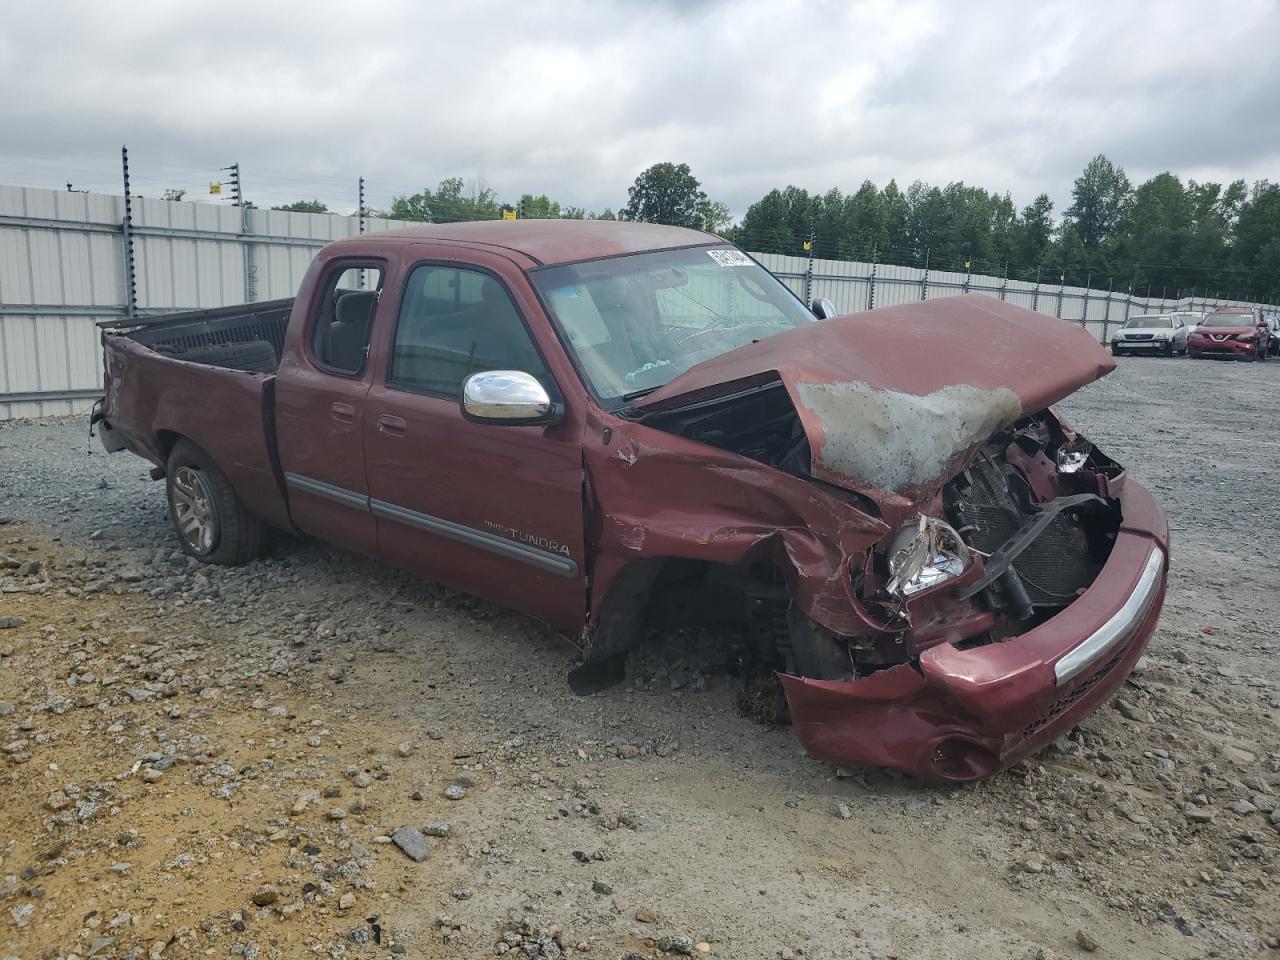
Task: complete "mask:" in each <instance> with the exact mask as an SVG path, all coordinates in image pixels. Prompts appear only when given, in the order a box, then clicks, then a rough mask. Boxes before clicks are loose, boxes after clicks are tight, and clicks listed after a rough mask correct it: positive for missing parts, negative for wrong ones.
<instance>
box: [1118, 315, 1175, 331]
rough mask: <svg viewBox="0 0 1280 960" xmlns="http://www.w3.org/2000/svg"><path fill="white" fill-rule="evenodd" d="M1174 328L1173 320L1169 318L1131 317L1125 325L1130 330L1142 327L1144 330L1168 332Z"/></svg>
mask: <svg viewBox="0 0 1280 960" xmlns="http://www.w3.org/2000/svg"><path fill="white" fill-rule="evenodd" d="M1172 326H1173V320H1171V319H1170V318H1169V317H1130V318H1129V322H1128V323H1126V324H1125V327H1126V328H1128V329H1134V328H1136V327H1140V328H1142V329H1143V330H1168V329H1169V328H1170V327H1172Z"/></svg>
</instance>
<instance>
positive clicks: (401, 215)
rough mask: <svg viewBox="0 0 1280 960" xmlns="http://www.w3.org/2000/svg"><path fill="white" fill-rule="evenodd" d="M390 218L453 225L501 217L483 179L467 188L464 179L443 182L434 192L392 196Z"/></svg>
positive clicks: (457, 178)
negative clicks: (463, 221)
mask: <svg viewBox="0 0 1280 960" xmlns="http://www.w3.org/2000/svg"><path fill="white" fill-rule="evenodd" d="M387 215H388V216H389V217H391V219H393V220H418V221H422V222H425V223H453V222H454V221H459V220H497V219H498V218H499V217H501V216H502V208H501V207H500V206H499V205H498V201H497V194H496V193H495V192H494V191H493V190H491V189H490V188H489V187H488V186H487V185H486V184H485V182H484V181H483V180H477V181H475V182H473V184H472V185H471V187H470V188H469V189H468V188H467V187H466V186H465V185H464V183H463V181H462V178H461V177H449V178H448V179H445V180H441V181H440V185H439V186H438V187H436V189H435V190H434V191H433V190H431V189H424V190H422V192H421V193H415V194H412V195H410V196H398V197H393V198H392V200H391V209H390V210H389V211H387Z"/></svg>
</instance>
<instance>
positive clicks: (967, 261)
mask: <svg viewBox="0 0 1280 960" xmlns="http://www.w3.org/2000/svg"><path fill="white" fill-rule="evenodd" d="M972 270H973V254H970V255H969V256H967V257H965V258H964V287H963V289H964V292H965V293H968V292H969V276H970V273H971V272H972Z"/></svg>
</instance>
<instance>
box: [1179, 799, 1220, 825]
mask: <svg viewBox="0 0 1280 960" xmlns="http://www.w3.org/2000/svg"><path fill="white" fill-rule="evenodd" d="M1182 814H1183V816H1185V817H1186V818H1187V819H1188V820H1190V821H1191V822H1192V823H1213V818H1214V817H1215V816H1217V811H1216V810H1214V809H1213V808H1211V807H1197V806H1194V805H1192V804H1188V805H1187V806H1186V808H1185V809H1183V811H1182Z"/></svg>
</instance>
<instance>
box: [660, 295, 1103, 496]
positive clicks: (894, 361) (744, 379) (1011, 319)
mask: <svg viewBox="0 0 1280 960" xmlns="http://www.w3.org/2000/svg"><path fill="white" fill-rule="evenodd" d="M1114 369H1115V361H1113V360H1112V359H1111V357H1110V356H1109V355H1108V353H1107V352H1106V351H1105V350H1104V349H1103V348H1102V346H1101V345H1100V344H1099V343H1098V342H1097V341H1096V340H1094V339H1093V337H1092V336H1090V335H1089V334H1088V333H1086V332H1085V331H1084V330H1082V329H1081V328H1080V327H1079V326H1077V325H1076V324H1074V323H1071V322H1068V321H1065V320H1059V319H1056V318H1054V317H1048V316H1045V315H1044V314H1041V313H1035V312H1033V311H1031V310H1026V309H1024V308H1022V307H1015V306H1013V305H1012V304H1009V303H1002V302H1001V301H999V300H996V299H994V298H991V297H986V296H982V295H978V294H972V295H967V296H958V297H946V298H943V299H940V300H930V301H927V302H924V303H913V304H907V305H904V306H895V307H882V308H880V309H878V310H870V311H867V312H866V313H859V314H851V315H849V316H843V317H835V318H833V319H829V320H819V321H816V322H815V323H813V324H811V325H808V326H805V327H801V328H797V329H794V330H788V331H786V332H785V333H781V334H778V335H776V336H773V337H769V338H768V339H765V340H760V341H757V342H755V343H752V344H749V345H748V346H745V347H741V348H739V349H737V350H733V351H730V352H729V353H726V354H722V355H721V356H719V357H715V358H713V359H711V360H707V361H705V362H703V363H700V364H698V365H697V366H695V367H692V368H690V369H689V370H687V371H685V373H683V374H681V375H680V376H678V377H676V378H675V379H674V380H672V381H671V382H670V383H668V384H666V385H665V386H663V387H661V388H659V389H658V390H655V391H654V392H653V393H651V394H649V395H648V396H646V397H644V398H643V399H642V400H640V401H638V402H637V403H636V404H635V405H634V408H635V409H636V410H639V411H643V412H646V413H647V412H651V411H657V410H662V409H670V408H674V407H679V406H682V405H684V404H686V403H689V402H693V401H698V400H704V399H709V398H711V397H714V396H718V395H722V394H726V393H731V392H734V391H735V390H740V389H743V388H745V387H748V386H751V385H753V384H759V383H764V382H767V381H769V380H772V379H775V378H776V379H779V380H781V381H782V383H783V384H785V386H786V388H787V391H788V393H789V394H790V396H791V401H792V403H793V404H794V405H795V408H796V411H797V413H798V414H799V417H800V421H801V424H802V426H803V428H804V431H805V433H806V434H807V436H808V439H809V446H810V451H811V456H812V465H811V471H810V472H811V473H812V475H813V476H814V477H816V478H817V479H819V480H824V481H826V482H829V483H834V484H838V485H840V486H843V487H846V488H849V489H853V490H857V491H858V492H860V493H864V494H867V495H869V496H872V497H875V498H877V499H881V500H884V499H888V500H889V501H896V502H898V503H902V502H904V500H906V501H914V502H919V501H920V500H922V499H925V498H927V497H929V496H932V495H933V494H935V493H936V492H937V491H938V490H939V489H940V488H941V487H942V485H943V484H944V483H946V481H947V480H949V479H950V478H951V477H952V476H954V475H955V473H956V472H958V471H959V470H960V469H961V468H962V467H963V465H964V463H965V462H966V461H967V460H968V458H969V457H970V456H971V455H972V454H973V453H974V451H975V450H976V449H977V448H978V447H980V446H981V445H982V444H983V443H985V441H986V440H987V438H988V437H990V436H991V434H992V433H994V432H995V431H996V430H998V429H1000V428H1001V427H1005V426H1007V425H1009V424H1011V423H1013V422H1014V421H1015V420H1017V419H1018V418H1019V417H1021V416H1023V415H1025V414H1029V413H1036V412H1038V411H1040V410H1043V409H1044V408H1046V407H1048V406H1049V405H1051V404H1053V403H1056V402H1057V401H1059V400H1061V399H1062V398H1063V397H1066V396H1068V395H1070V394H1071V393H1074V392H1075V391H1076V390H1078V389H1079V388H1080V387H1082V386H1084V385H1085V384H1087V383H1091V382H1092V381H1094V380H1097V379H1098V378H1099V377H1102V376H1105V375H1106V374H1108V373H1110V372H1111V371H1112V370H1114ZM899 498H901V499H899Z"/></svg>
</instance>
